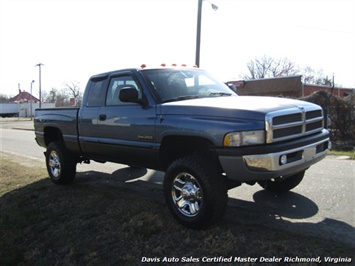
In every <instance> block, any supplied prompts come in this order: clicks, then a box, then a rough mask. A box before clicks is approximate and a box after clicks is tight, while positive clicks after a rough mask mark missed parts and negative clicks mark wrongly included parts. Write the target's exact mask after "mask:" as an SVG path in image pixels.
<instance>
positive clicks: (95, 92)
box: [86, 80, 105, 106]
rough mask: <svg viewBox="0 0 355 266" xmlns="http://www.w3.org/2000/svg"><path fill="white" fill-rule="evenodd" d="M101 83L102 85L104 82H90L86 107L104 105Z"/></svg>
mask: <svg viewBox="0 0 355 266" xmlns="http://www.w3.org/2000/svg"><path fill="white" fill-rule="evenodd" d="M103 83H104V80H101V81H91V85H90V88H89V94H88V100H87V103H86V106H102V105H104V99H105V91H104V89H103V88H102V85H103Z"/></svg>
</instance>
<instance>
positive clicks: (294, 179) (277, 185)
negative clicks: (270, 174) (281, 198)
mask: <svg viewBox="0 0 355 266" xmlns="http://www.w3.org/2000/svg"><path fill="white" fill-rule="evenodd" d="M304 173H305V171H302V172H300V173H297V174H294V175H292V176H289V177H285V178H275V179H272V180H266V181H260V182H258V183H259V185H260V186H261V187H262V188H264V189H265V190H267V191H270V192H273V193H283V192H287V191H289V190H291V189H293V188H295V187H296V186H298V185H299V183H301V181H302V179H303V176H304Z"/></svg>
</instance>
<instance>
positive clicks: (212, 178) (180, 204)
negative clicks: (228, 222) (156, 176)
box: [164, 156, 228, 228]
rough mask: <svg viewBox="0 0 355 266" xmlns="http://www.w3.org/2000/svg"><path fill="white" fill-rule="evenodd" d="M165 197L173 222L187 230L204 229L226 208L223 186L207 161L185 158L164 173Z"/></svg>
mask: <svg viewBox="0 0 355 266" xmlns="http://www.w3.org/2000/svg"><path fill="white" fill-rule="evenodd" d="M164 194H165V199H166V202H167V205H168V207H169V209H170V211H171V213H172V215H173V216H174V218H175V219H176V220H177V221H178V222H180V223H181V224H182V225H184V226H186V227H189V228H203V227H206V226H208V225H210V224H212V223H213V222H215V221H216V220H218V219H220V218H221V217H222V216H223V214H224V212H225V209H226V207H227V200H228V195H227V188H226V182H225V180H224V178H223V176H222V175H221V173H220V172H219V171H218V170H217V167H216V166H215V164H214V163H213V162H211V161H210V160H208V159H206V158H204V157H201V156H187V157H184V158H180V159H177V160H176V161H174V162H173V163H172V164H171V165H170V167H169V168H168V170H167V171H166V174H165V178H164Z"/></svg>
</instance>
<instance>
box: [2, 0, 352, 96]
mask: <svg viewBox="0 0 355 266" xmlns="http://www.w3.org/2000/svg"><path fill="white" fill-rule="evenodd" d="M211 2H212V3H214V4H215V5H217V6H218V10H217V11H214V10H213V9H212V8H211V4H210V2H209V1H207V0H204V1H203V7H202V27H201V55H200V58H201V59H200V67H201V68H203V69H206V70H208V71H209V72H211V73H213V74H215V75H216V76H217V77H219V78H220V79H221V80H222V81H227V80H238V79H240V78H241V77H242V76H244V75H245V74H247V72H248V70H247V67H246V64H247V62H248V61H250V60H253V59H255V58H257V57H258V58H260V57H262V56H264V55H267V56H270V57H272V58H275V59H277V58H284V57H286V58H288V59H289V60H291V61H292V62H294V63H295V64H296V65H299V66H300V67H306V66H310V67H311V68H313V69H322V70H323V73H324V75H327V76H329V77H331V76H332V75H333V74H334V79H335V83H336V84H340V85H342V86H343V87H347V88H355V1H354V0H211ZM197 3H198V0H85V1H84V0H0V93H1V94H6V95H8V96H14V95H16V94H17V93H18V88H19V87H20V89H21V90H25V91H28V92H30V86H31V81H32V80H35V82H34V83H33V91H32V92H33V95H34V96H37V97H38V91H39V82H38V80H39V69H38V67H35V65H36V64H38V63H42V64H43V66H42V68H41V76H42V79H41V81H42V82H41V83H42V86H41V87H42V90H43V91H47V92H49V91H50V90H51V89H52V88H56V89H62V88H64V87H65V86H64V84H65V83H70V82H75V83H78V84H79V85H80V88H81V91H84V89H85V86H86V82H87V80H88V79H89V78H90V76H92V75H94V74H98V73H102V72H107V71H111V70H116V69H121V68H126V67H139V66H140V65H141V64H143V63H144V64H146V65H147V66H156V65H159V64H161V63H167V64H170V63H171V64H172V63H177V64H187V65H191V66H192V65H194V63H195V49H196V22H197Z"/></svg>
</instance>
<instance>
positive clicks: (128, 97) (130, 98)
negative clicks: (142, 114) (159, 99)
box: [118, 87, 145, 104]
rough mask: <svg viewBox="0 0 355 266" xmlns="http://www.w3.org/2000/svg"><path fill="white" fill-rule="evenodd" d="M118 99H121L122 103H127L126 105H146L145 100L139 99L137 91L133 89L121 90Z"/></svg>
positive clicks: (125, 88)
mask: <svg viewBox="0 0 355 266" xmlns="http://www.w3.org/2000/svg"><path fill="white" fill-rule="evenodd" d="M118 98H119V99H120V101H121V102H125V103H139V104H144V103H145V100H144V99H140V98H139V95H138V91H137V89H135V88H132V87H124V88H122V89H121V90H120V93H119V95H118Z"/></svg>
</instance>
